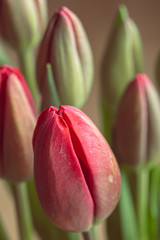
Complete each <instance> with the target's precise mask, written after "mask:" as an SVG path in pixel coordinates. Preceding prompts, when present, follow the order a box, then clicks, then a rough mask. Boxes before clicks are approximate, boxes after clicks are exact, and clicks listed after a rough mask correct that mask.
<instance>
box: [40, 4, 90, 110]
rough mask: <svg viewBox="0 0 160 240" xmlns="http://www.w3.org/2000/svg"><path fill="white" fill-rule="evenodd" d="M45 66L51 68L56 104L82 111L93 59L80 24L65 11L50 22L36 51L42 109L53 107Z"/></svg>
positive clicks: (59, 12)
mask: <svg viewBox="0 0 160 240" xmlns="http://www.w3.org/2000/svg"><path fill="white" fill-rule="evenodd" d="M47 63H50V65H51V68H52V72H53V81H54V85H55V88H56V91H57V95H58V97H59V100H60V103H61V104H67V105H73V106H76V107H82V106H83V104H84V103H85V101H86V99H87V97H88V95H89V93H90V90H91V86H92V81H93V58H92V52H91V48H90V44H89V41H88V38H87V36H86V33H85V30H84V28H83V26H82V24H81V22H80V20H79V19H78V17H77V16H76V15H75V14H74V13H73V12H71V11H70V10H69V9H67V8H66V7H62V8H61V9H60V10H59V11H58V12H56V13H55V15H54V16H53V18H52V19H51V21H50V23H49V25H48V28H47V30H46V33H45V35H44V38H43V40H42V43H41V45H40V48H39V54H38V58H37V80H38V85H39V88H40V91H41V94H42V108H45V107H47V106H50V105H54V104H55V103H54V102H53V101H52V98H51V97H50V95H51V94H50V91H51V87H50V84H49V82H48V80H47V71H46V64H47Z"/></svg>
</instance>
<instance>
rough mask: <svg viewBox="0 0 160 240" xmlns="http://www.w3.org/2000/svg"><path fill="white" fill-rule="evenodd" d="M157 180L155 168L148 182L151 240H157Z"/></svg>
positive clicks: (159, 172)
mask: <svg viewBox="0 0 160 240" xmlns="http://www.w3.org/2000/svg"><path fill="white" fill-rule="evenodd" d="M159 179H160V169H159V167H156V168H155V169H153V170H152V171H151V182H150V189H151V190H150V205H149V209H150V222H149V228H150V238H151V239H152V240H154V239H157V235H158V205H159V203H158V201H159V199H158V194H159Z"/></svg>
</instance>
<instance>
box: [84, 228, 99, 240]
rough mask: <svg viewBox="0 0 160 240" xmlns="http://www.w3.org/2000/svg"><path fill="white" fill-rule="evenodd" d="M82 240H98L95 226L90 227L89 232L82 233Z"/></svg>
mask: <svg viewBox="0 0 160 240" xmlns="http://www.w3.org/2000/svg"><path fill="white" fill-rule="evenodd" d="M82 235H83V238H84V240H98V239H99V238H98V233H97V228H96V226H94V227H92V228H91V229H90V230H89V231H87V232H83V233H82Z"/></svg>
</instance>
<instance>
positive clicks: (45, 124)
mask: <svg viewBox="0 0 160 240" xmlns="http://www.w3.org/2000/svg"><path fill="white" fill-rule="evenodd" d="M34 152H35V163H34V164H35V165H34V175H35V183H36V189H37V192H38V195H39V199H40V201H41V204H42V206H43V208H44V210H45V212H46V214H47V215H48V217H49V218H50V219H51V220H52V221H53V222H54V223H55V224H56V225H57V226H59V227H60V228H62V229H64V230H66V231H73V232H74V231H82V230H84V229H86V228H88V227H90V225H91V224H92V222H93V200H92V198H91V195H90V192H89V190H88V186H87V184H86V182H85V178H84V176H83V172H82V170H81V166H80V164H79V160H78V158H77V156H76V154H75V151H74V147H73V144H72V140H71V137H70V131H69V129H68V126H67V125H66V123H65V121H64V120H63V118H62V117H61V116H60V115H57V113H55V108H52V111H51V112H48V113H46V117H45V116H44V115H43V118H41V122H40V126H39V127H38V131H37V133H36V139H35V144H34Z"/></svg>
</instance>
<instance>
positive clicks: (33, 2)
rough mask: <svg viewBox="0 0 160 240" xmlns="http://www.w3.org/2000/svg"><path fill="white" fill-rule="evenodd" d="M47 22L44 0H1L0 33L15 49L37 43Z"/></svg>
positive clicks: (21, 48)
mask: <svg viewBox="0 0 160 240" xmlns="http://www.w3.org/2000/svg"><path fill="white" fill-rule="evenodd" d="M46 23H47V2H46V1H45V0H29V1H23V0H1V7H0V34H1V37H2V38H3V39H4V41H6V42H7V43H8V44H9V45H11V46H12V47H14V48H16V49H20V51H22V50H23V49H26V48H30V47H33V46H35V45H36V44H38V42H39V40H40V39H41V37H42V32H43V31H44V28H45V26H46Z"/></svg>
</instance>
